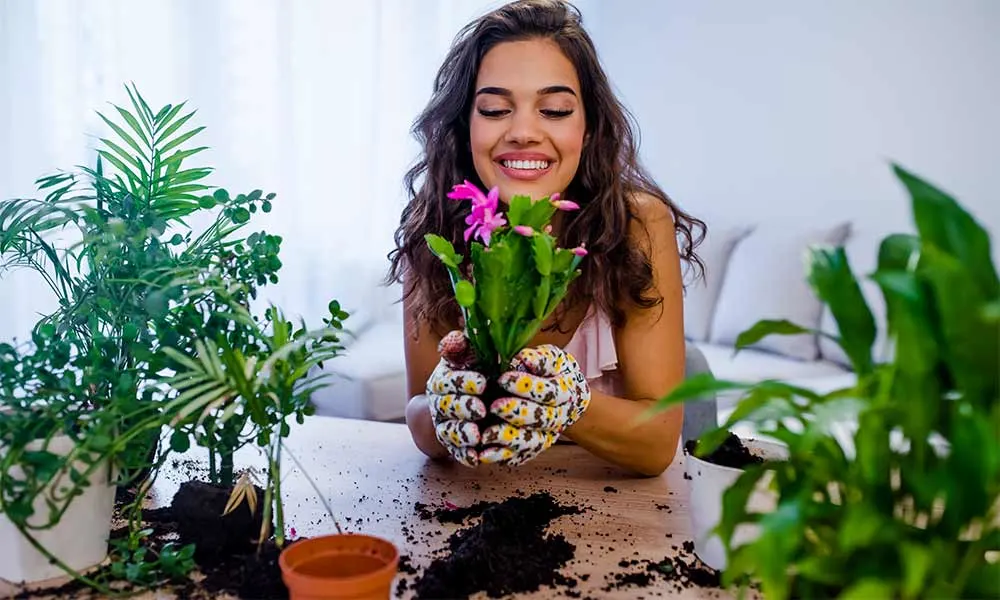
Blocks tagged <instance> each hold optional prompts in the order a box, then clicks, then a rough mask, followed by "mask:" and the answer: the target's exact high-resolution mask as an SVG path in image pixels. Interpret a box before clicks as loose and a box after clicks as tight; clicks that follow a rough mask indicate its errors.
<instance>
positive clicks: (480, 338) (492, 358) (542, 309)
mask: <svg viewBox="0 0 1000 600" xmlns="http://www.w3.org/2000/svg"><path fill="white" fill-rule="evenodd" d="M448 197H449V198H451V199H453V200H469V201H470V202H471V204H472V210H471V212H470V214H469V216H468V217H467V218H466V224H467V225H469V228H468V229H467V230H466V231H465V241H466V242H469V239H470V238H472V237H473V236H476V237H479V238H480V239H481V240H482V243H479V242H475V241H473V242H472V243H471V244H470V263H469V264H468V265H463V264H462V263H463V260H464V257H463V256H462V255H460V254H458V253H457V252H455V248H454V246H453V245H452V243H451V242H449V241H448V240H446V239H444V238H443V237H441V236H440V235H437V234H428V235H426V236H425V239H426V241H427V245H428V247H429V248H430V250H431V252H433V253H434V255H435V256H437V257H438V259H439V260H440V261H441V262H442V263H443V264H444V266H445V268H447V270H448V274H449V276H450V277H451V282H452V287H453V289H454V293H455V299H456V301H457V302H458V305H459V307H460V308H461V311H462V317H463V319H464V321H465V333H466V336H467V337H468V338H469V341H470V342H471V345H472V348H473V349H474V350H475V353H476V358H477V360H478V366H479V368H481V369H482V370H483V371H484V372H485V373H486V374H487V375H488V376H492V377H496V376H499V375H500V373H502V372H503V371H504V370H505V369H506V368H507V367H508V365H509V364H510V361H511V359H512V358H513V357H514V355H515V354H517V352H518V351H520V350H521V349H522V348H524V346H525V345H526V344H527V343H528V342H529V341H530V340H531V339H532V338H533V337H534V336H535V334H537V333H538V330H539V329H540V328H541V326H542V324H543V323H544V322H545V319H547V318H548V317H549V315H551V314H552V312H553V311H554V310H555V309H556V307H557V306H558V305H559V303H560V302H561V301H562V299H563V297H565V295H566V291H567V289H568V288H569V284H570V283H572V282H573V280H574V279H576V278H577V277H578V276H579V275H580V270H579V268H578V267H579V265H580V261H581V260H583V257H584V256H585V255H586V253H587V252H586V250H585V249H584V248H583V247H582V246H581V247H579V248H573V249H566V248H559V247H557V245H556V239H555V237H553V236H552V233H551V232H552V227H551V225H550V222H551V220H552V217H553V215H555V214H556V211H558V210H576V209H577V208H579V207H578V206H577V205H576V204H575V203H573V202H570V201H568V200H560V199H559V195H558V194H554V195H553V196H551V197H548V198H542V199H539V200H532V199H531V198H529V197H528V196H514V197H513V198H511V200H510V206H509V208H508V209H507V213H506V217H505V216H504V215H503V214H501V213H499V212H498V200H499V190H498V189H497V188H493V189H492V190H490V191H489V193H488V194H484V193H483V192H482V191H481V190H479V189H478V188H476V187H475V186H474V185H473V184H471V183H469V182H468V181H466V182H465V183H462V184H459V185H456V186H454V188H453V191H452V192H451V193H450V194H448Z"/></svg>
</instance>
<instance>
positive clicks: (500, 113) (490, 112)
mask: <svg viewBox="0 0 1000 600" xmlns="http://www.w3.org/2000/svg"><path fill="white" fill-rule="evenodd" d="M509 112H510V111H509V110H507V109H504V108H501V109H497V110H488V109H485V108H480V109H479V114H481V115H483V116H484V117H488V118H495V117H502V116H504V115H505V114H507V113H509Z"/></svg>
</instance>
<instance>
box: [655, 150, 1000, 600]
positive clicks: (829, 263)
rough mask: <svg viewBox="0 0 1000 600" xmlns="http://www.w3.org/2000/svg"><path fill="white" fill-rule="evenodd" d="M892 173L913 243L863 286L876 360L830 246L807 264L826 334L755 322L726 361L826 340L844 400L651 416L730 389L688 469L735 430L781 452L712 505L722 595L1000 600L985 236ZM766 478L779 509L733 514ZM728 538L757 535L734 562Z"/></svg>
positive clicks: (853, 282) (998, 319) (670, 399)
mask: <svg viewBox="0 0 1000 600" xmlns="http://www.w3.org/2000/svg"><path fill="white" fill-rule="evenodd" d="M894 171H895V174H896V176H897V177H898V178H899V180H900V181H901V182H902V184H903V185H904V186H905V189H906V190H907V191H908V193H909V195H910V198H911V200H912V211H913V217H914V221H915V225H916V230H917V233H916V235H910V234H894V235H889V236H888V237H886V238H885V239H884V240H883V241H882V242H881V245H880V246H879V252H878V267H877V269H876V271H875V272H874V273H872V274H870V276H869V277H870V279H871V280H873V281H874V282H875V283H876V284H877V285H878V287H879V289H880V291H881V293H882V295H883V297H884V299H885V303H886V307H887V328H888V329H887V333H888V337H889V338H890V340H891V341H892V342H893V343H894V355H893V358H892V359H891V360H888V361H885V362H879V361H876V360H875V359H874V358H873V355H872V346H873V344H874V341H875V338H876V332H877V325H876V322H875V319H874V318H873V314H872V311H871V310H870V308H869V306H868V304H867V302H866V300H865V297H864V296H863V295H862V291H861V287H860V285H859V280H858V278H857V277H856V276H855V274H854V272H853V271H852V269H851V266H850V264H849V262H848V259H847V256H846V254H845V252H844V250H843V248H813V249H811V250H810V257H809V269H808V281H809V283H810V285H811V286H812V288H813V289H814V291H815V292H816V294H817V295H818V297H819V298H820V299H821V300H822V301H823V302H824V303H826V304H827V305H828V306H829V308H830V310H831V311H832V313H833V316H834V317H835V319H836V321H837V325H838V328H839V331H840V334H839V335H838V336H834V335H831V334H828V333H824V332H816V331H813V330H811V329H808V328H805V327H801V326H799V325H797V324H794V323H789V322H787V321H773V320H765V321H760V322H758V323H757V324H756V325H754V326H753V327H752V328H751V329H749V330H747V331H746V332H744V333H743V334H742V335H741V336H740V337H739V339H738V341H737V344H736V346H737V349H739V348H743V347H746V346H748V345H751V344H753V343H755V342H757V341H758V340H760V339H762V338H763V337H765V336H767V335H771V334H797V333H804V332H805V333H814V334H816V335H823V336H827V337H830V338H832V339H833V340H835V341H836V342H837V343H839V345H840V346H841V347H842V348H843V349H844V351H845V353H846V354H847V356H848V357H849V358H850V360H851V364H852V366H853V369H854V371H855V373H856V374H857V383H856V385H854V386H852V387H850V388H847V389H841V390H836V391H833V392H830V393H828V394H818V393H815V392H813V391H811V390H808V389H803V388H800V387H796V386H792V385H788V384H785V383H782V382H779V381H765V382H760V383H749V384H748V383H740V382H734V381H721V380H716V379H714V378H713V377H712V376H711V375H704V376H699V377H694V378H692V379H690V380H688V381H686V382H685V383H683V384H681V385H680V386H678V388H676V389H675V390H674V391H673V392H672V393H671V394H669V395H667V396H666V397H664V398H662V399H661V400H660V401H659V403H658V404H657V407H656V410H660V409H663V408H665V407H667V406H671V405H674V404H676V403H679V402H683V401H684V400H687V399H690V398H694V397H697V396H699V395H700V394H702V393H704V392H705V391H707V390H716V391H718V390H724V389H731V390H740V391H742V393H743V395H742V397H741V399H740V401H739V403H738V405H737V407H736V409H735V411H734V412H733V413H732V416H731V417H730V418H729V419H728V420H727V422H725V423H723V424H722V425H721V426H720V427H719V428H718V429H716V430H714V431H711V432H708V433H707V434H706V435H705V436H703V437H702V438H701V439H700V440H699V443H698V448H697V450H696V454H697V455H702V456H704V455H707V454H709V453H710V452H711V451H712V450H713V449H714V448H715V447H716V446H717V445H718V444H719V443H720V442H721V441H722V440H723V439H725V437H726V436H727V434H728V430H729V429H730V428H731V427H732V426H733V425H735V424H736V423H737V422H748V423H751V424H752V425H753V426H754V427H755V428H756V430H757V431H758V432H760V433H761V434H762V435H765V436H767V437H770V438H775V439H777V440H779V441H781V442H783V443H784V444H786V445H787V447H788V452H789V457H788V459H787V460H784V461H770V462H765V463H763V464H760V465H752V466H749V467H747V468H746V469H745V470H744V472H743V473H742V475H741V476H740V477H739V479H738V480H737V481H736V483H735V484H733V485H732V486H731V487H729V488H728V489H727V490H726V492H725V493H724V497H723V516H722V520H721V523H720V524H719V526H718V528H717V529H716V531H717V532H718V534H719V536H720V537H721V538H722V540H723V541H724V543H725V544H726V546H727V567H726V570H725V573H724V581H726V582H727V583H729V584H732V583H735V582H739V581H747V580H750V581H755V582H757V583H759V585H760V586H761V589H762V590H763V592H764V594H765V596H767V597H769V598H787V597H790V596H793V595H794V596H799V597H838V596H839V597H842V598H874V597H879V598H918V597H931V598H943V597H949V598H967V597H977V598H978V597H997V596H998V595H1000V564H998V563H997V561H996V559H995V557H996V552H997V551H998V550H1000V514H998V513H1000V436H998V435H997V432H998V431H1000V384H998V365H1000V351H998V348H1000V314H998V313H1000V310H998V307H1000V284H998V277H997V271H996V268H995V266H994V265H993V262H992V258H991V250H990V238H989V234H988V233H987V232H986V230H984V229H983V227H982V226H981V225H980V224H979V223H977V222H976V220H975V219H974V218H973V217H972V216H970V215H969V214H968V213H967V212H966V211H965V210H964V209H963V208H962V207H961V206H960V205H959V203H958V202H956V201H955V200H954V199H953V198H952V197H951V196H949V195H948V194H946V193H945V192H943V191H941V190H940V189H938V188H936V187H934V186H932V185H931V184H930V183H928V182H926V181H924V180H922V179H920V178H919V177H917V176H915V175H913V174H911V173H909V172H908V171H906V170H904V169H903V168H901V167H898V166H894ZM845 415H848V416H851V417H852V418H850V419H848V421H849V422H851V423H852V425H851V427H850V429H851V430H852V443H851V444H844V445H842V444H840V443H838V441H837V439H836V438H835V436H834V430H835V427H834V424H835V422H836V421H837V420H838V419H842V418H843V417H844V416H845ZM851 446H852V447H851ZM765 474H770V475H771V476H773V480H772V483H771V489H772V490H773V491H774V493H776V495H777V499H778V501H777V508H776V509H775V510H774V511H773V512H770V513H767V514H756V513H748V512H747V509H746V506H747V499H748V497H749V495H750V493H751V492H752V490H753V489H754V486H755V485H756V484H757V482H758V481H759V480H760V479H761V478H762V477H764V476H765ZM741 523H756V524H758V525H759V527H760V535H759V537H757V538H756V539H755V540H754V541H752V542H750V543H746V544H744V545H740V546H737V547H732V545H731V544H730V541H731V539H732V537H733V533H734V531H735V530H736V527H737V526H738V525H740V524H741ZM991 552H992V553H994V559H993V560H989V559H988V558H987V557H988V554H989V553H991Z"/></svg>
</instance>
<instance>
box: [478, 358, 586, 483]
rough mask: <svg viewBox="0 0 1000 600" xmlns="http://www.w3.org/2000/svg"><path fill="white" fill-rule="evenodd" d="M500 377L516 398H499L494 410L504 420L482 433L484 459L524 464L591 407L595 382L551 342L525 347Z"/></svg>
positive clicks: (482, 459) (504, 385) (481, 456)
mask: <svg viewBox="0 0 1000 600" xmlns="http://www.w3.org/2000/svg"><path fill="white" fill-rule="evenodd" d="M511 366H512V367H513V369H514V370H512V371H507V372H506V373H504V374H503V375H501V376H500V379H499V381H498V383H499V384H500V387H502V388H503V389H505V390H507V391H508V392H510V393H511V394H515V396H514V397H504V398H499V399H497V400H495V401H494V402H493V403H492V404H491V405H490V412H491V413H493V414H494V415H496V416H498V417H500V418H501V419H503V420H504V421H505V423H503V424H501V425H494V426H492V427H489V428H488V429H486V431H484V432H483V433H482V436H481V437H482V444H483V446H488V448H486V449H485V450H483V451H481V452H480V454H479V461H480V462H481V463H506V464H508V465H512V466H516V465H520V464H524V463H526V462H528V461H529V460H531V459H533V458H535V457H536V456H538V455H539V454H541V453H542V452H543V451H545V450H546V449H548V448H549V447H550V446H552V444H554V443H555V442H556V440H557V439H559V435H560V434H561V433H562V431H563V430H564V429H566V428H567V427H569V426H570V425H572V424H573V423H576V422H577V421H578V420H579V419H580V417H581V416H582V415H583V413H584V411H586V410H587V407H588V406H590V386H589V385H588V383H587V378H586V377H585V376H584V374H583V371H581V370H580V365H579V364H577V362H576V359H575V358H573V355H571V354H569V353H567V352H565V351H564V350H562V349H561V348H559V347H557V346H553V345H551V344H547V345H544V346H539V347H538V348H525V349H524V350H521V351H520V352H518V353H517V354H516V355H515V356H514V359H513V360H512V361H511Z"/></svg>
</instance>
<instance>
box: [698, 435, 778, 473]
mask: <svg viewBox="0 0 1000 600" xmlns="http://www.w3.org/2000/svg"><path fill="white" fill-rule="evenodd" d="M696 444H697V441H696V440H688V441H687V443H685V444H684V450H686V451H687V453H688V454H690V455H691V456H696V454H695V453H694V450H695V447H696ZM700 458H701V459H702V460H704V461H706V462H710V463H712V464H716V465H720V466H723V467H732V468H734V469H745V468H747V467H749V466H750V465H756V464H760V463H762V462H764V459H763V458H761V457H759V456H756V455H754V454H751V453H750V449H749V448H747V447H746V446H744V445H743V442H742V441H741V440H740V438H739V437H737V436H736V435H735V434H733V433H730V434H729V435H728V436H726V440H725V441H724V442H722V444H721V445H720V446H719V447H718V448H716V449H715V450H713V451H712V453H711V454H709V455H707V456H702V457H700Z"/></svg>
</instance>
